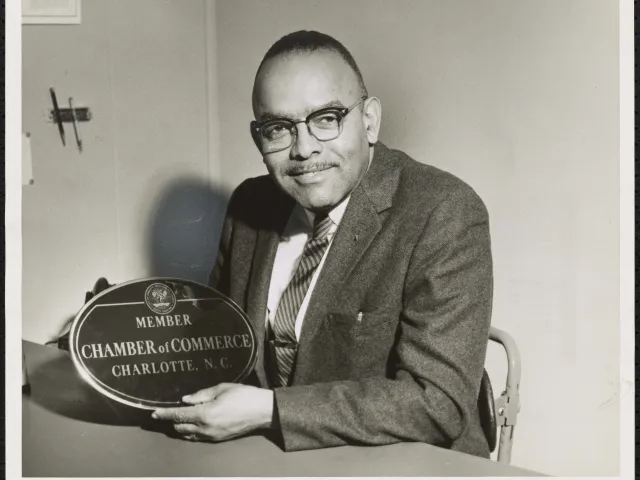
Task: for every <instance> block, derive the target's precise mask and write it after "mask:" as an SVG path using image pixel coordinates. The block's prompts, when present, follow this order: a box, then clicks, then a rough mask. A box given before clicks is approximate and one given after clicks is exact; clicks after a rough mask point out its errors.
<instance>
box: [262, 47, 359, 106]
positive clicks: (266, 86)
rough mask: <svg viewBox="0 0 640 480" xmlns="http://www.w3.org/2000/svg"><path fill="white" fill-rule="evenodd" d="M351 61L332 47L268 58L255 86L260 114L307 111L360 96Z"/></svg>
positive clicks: (339, 104)
mask: <svg viewBox="0 0 640 480" xmlns="http://www.w3.org/2000/svg"><path fill="white" fill-rule="evenodd" d="M358 87H359V84H358V81H357V77H356V75H355V73H354V72H353V70H352V69H351V67H349V65H348V64H347V63H346V62H345V61H344V60H343V59H342V57H340V55H339V54H337V53H335V52H332V51H315V52H311V53H298V52H295V53H290V54H286V55H280V56H278V57H275V58H272V59H269V60H267V61H266V62H265V63H264V64H263V66H262V68H261V70H260V72H259V74H258V76H257V78H256V85H255V87H254V99H253V100H254V102H253V107H254V114H255V115H256V117H257V118H258V117H263V116H264V115H268V116H272V115H273V116H291V115H306V114H309V113H311V112H312V111H314V110H316V109H318V108H323V107H325V106H345V102H347V103H348V102H350V101H351V99H352V97H353V98H357V96H358Z"/></svg>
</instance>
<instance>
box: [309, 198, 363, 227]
mask: <svg viewBox="0 0 640 480" xmlns="http://www.w3.org/2000/svg"><path fill="white" fill-rule="evenodd" d="M350 198H351V195H349V196H348V197H347V198H345V199H344V200H343V201H342V202H340V203H339V204H338V205H336V206H335V207H334V208H333V210H331V211H330V212H329V213H328V215H329V218H330V219H331V221H332V222H333V224H334V225H335V226H338V225H340V222H341V221H342V217H343V216H344V212H345V211H346V210H347V205H348V204H349V199H350ZM301 210H303V211H304V214H305V216H306V218H307V222H308V224H309V225H313V220H314V218H315V217H316V214H315V213H313V212H312V211H310V210H307V209H306V208H301Z"/></svg>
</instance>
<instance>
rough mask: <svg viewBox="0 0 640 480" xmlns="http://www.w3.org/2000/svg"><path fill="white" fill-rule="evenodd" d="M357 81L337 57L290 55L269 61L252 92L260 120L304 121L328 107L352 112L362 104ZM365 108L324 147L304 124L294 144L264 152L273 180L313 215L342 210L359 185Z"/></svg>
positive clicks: (364, 160)
mask: <svg viewBox="0 0 640 480" xmlns="http://www.w3.org/2000/svg"><path fill="white" fill-rule="evenodd" d="M360 95H361V93H360V89H359V86H358V80H357V77H356V75H355V73H354V72H353V70H351V68H350V67H349V66H348V65H347V63H346V62H345V61H344V60H343V59H342V57H340V56H339V55H338V54H337V53H334V52H332V51H328V50H320V51H316V52H313V53H310V54H305V53H292V54H289V55H281V56H278V57H275V58H272V59H270V60H268V61H267V62H265V63H264V64H263V66H262V68H261V70H260V73H259V75H258V78H257V79H256V85H255V89H254V105H253V108H254V115H255V118H256V120H258V121H261V120H264V119H267V118H273V117H277V118H286V119H289V120H294V121H298V120H304V119H305V118H306V117H307V115H309V114H310V113H312V112H314V111H316V110H318V109H320V108H323V107H325V106H336V105H337V106H340V107H349V106H351V105H353V104H354V103H356V102H357V101H358V100H359V99H360ZM362 108H363V106H362V104H361V105H359V106H357V107H356V108H355V109H354V110H353V111H351V112H350V113H349V114H348V115H347V116H346V117H344V119H343V120H342V122H343V129H342V132H341V134H340V135H339V136H338V137H337V138H335V139H334V140H329V141H325V142H321V141H319V140H318V139H316V138H315V137H314V136H313V135H311V134H310V133H309V130H308V129H307V126H306V125H305V123H304V122H301V123H298V124H297V125H296V135H295V136H294V139H293V144H292V145H291V146H290V147H289V148H287V149H285V150H281V151H277V152H274V153H263V159H264V162H265V164H266V166H267V169H268V170H269V173H270V174H271V176H272V177H273V178H274V179H275V180H276V182H277V183H278V185H279V186H280V188H282V189H283V190H284V191H285V192H286V193H287V194H288V195H289V196H291V197H292V198H293V199H294V200H295V201H296V202H298V203H299V204H300V205H302V206H303V207H304V208H307V209H309V210H312V211H327V210H330V209H332V208H333V207H335V206H336V205H338V204H339V203H340V202H341V201H342V200H344V199H345V198H346V197H347V196H348V195H349V193H351V191H352V190H353V189H354V188H355V187H356V185H358V183H359V182H360V180H361V179H362V177H363V176H364V174H365V173H366V171H367V168H368V165H369V159H370V148H369V141H368V138H367V131H366V128H365V122H364V118H363V113H362Z"/></svg>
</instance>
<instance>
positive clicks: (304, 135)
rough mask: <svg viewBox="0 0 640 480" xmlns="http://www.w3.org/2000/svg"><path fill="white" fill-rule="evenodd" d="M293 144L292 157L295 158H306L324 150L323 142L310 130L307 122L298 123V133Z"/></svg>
mask: <svg viewBox="0 0 640 480" xmlns="http://www.w3.org/2000/svg"><path fill="white" fill-rule="evenodd" d="M294 137H295V138H294V139H293V144H292V145H291V158H292V159H294V160H306V159H308V158H310V157H311V156H312V155H313V154H314V153H316V154H317V153H320V152H321V151H322V143H321V142H320V141H319V140H318V139H317V138H316V137H314V136H313V135H312V134H311V132H309V127H307V124H306V123H305V122H299V123H297V124H296V135H295V136H294Z"/></svg>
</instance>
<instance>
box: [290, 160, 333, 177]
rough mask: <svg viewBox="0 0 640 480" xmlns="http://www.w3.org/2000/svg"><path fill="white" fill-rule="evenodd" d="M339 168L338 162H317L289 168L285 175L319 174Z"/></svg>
mask: <svg viewBox="0 0 640 480" xmlns="http://www.w3.org/2000/svg"><path fill="white" fill-rule="evenodd" d="M339 166H340V165H339V164H338V163H337V162H317V163H311V164H304V165H300V164H296V165H291V166H290V167H287V169H286V170H285V172H284V173H285V174H286V175H302V174H303V173H311V172H318V171H320V170H326V169H327V168H332V167H339Z"/></svg>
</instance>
